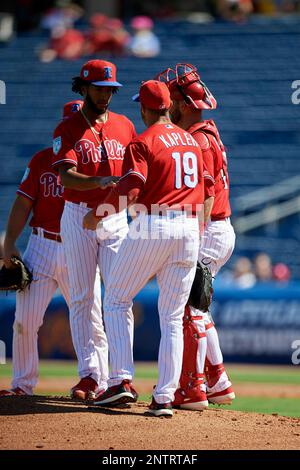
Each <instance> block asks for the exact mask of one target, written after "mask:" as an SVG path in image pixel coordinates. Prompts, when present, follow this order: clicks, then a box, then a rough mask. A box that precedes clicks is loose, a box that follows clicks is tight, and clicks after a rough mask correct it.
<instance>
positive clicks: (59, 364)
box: [0, 361, 300, 385]
mask: <svg viewBox="0 0 300 470" xmlns="http://www.w3.org/2000/svg"><path fill="white" fill-rule="evenodd" d="M227 370H228V372H229V374H230V377H231V379H232V381H233V382H234V383H250V382H254V383H255V382H256V383H265V384H272V383H273V384H278V383H280V384H294V385H300V373H299V372H300V369H299V368H297V367H292V366H287V367H286V368H284V367H282V368H277V369H276V366H275V367H270V368H267V369H266V368H264V367H261V368H260V366H259V365H258V366H251V368H249V370H248V367H247V366H245V368H244V370H243V366H241V365H239V366H236V367H235V366H232V365H231V366H230V367H228V368H227ZM11 371H12V367H11V362H9V363H7V364H4V365H0V377H1V378H4V377H10V376H11ZM74 376H75V377H76V376H77V365H76V363H75V362H74V361H69V362H67V361H41V363H40V377H74ZM135 376H136V378H137V379H153V380H156V379H157V367H156V365H155V364H153V363H149V364H147V363H140V364H139V363H137V364H136V374H135Z"/></svg>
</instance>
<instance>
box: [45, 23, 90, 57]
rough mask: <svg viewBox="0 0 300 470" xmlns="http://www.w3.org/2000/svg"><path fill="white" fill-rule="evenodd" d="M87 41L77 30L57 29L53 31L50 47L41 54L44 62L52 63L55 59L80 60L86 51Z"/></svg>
mask: <svg viewBox="0 0 300 470" xmlns="http://www.w3.org/2000/svg"><path fill="white" fill-rule="evenodd" d="M84 43H85V39H84V36H83V34H82V33H81V32H80V31H77V30H76V29H65V28H64V27H57V28H56V29H54V30H53V31H52V35H51V39H50V42H49V46H48V47H46V48H44V49H42V50H41V51H40V53H39V56H40V60H41V61H42V62H51V61H52V60H54V59H64V60H75V59H79V57H81V55H82V54H83V51H84Z"/></svg>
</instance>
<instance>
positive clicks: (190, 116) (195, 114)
mask: <svg viewBox="0 0 300 470" xmlns="http://www.w3.org/2000/svg"><path fill="white" fill-rule="evenodd" d="M158 78H159V79H160V80H161V81H163V82H165V83H166V84H167V86H168V88H169V90H170V94H171V98H172V100H173V106H172V108H171V110H170V113H171V117H172V122H174V123H176V124H177V125H178V126H179V127H181V128H182V129H184V130H186V131H188V132H189V133H191V134H192V136H193V138H194V139H195V140H196V141H197V142H198V144H199V146H200V147H201V150H202V154H203V163H204V167H205V168H206V170H207V171H208V173H209V174H210V175H211V176H212V177H213V178H212V180H209V179H205V194H206V196H207V199H206V201H205V215H206V218H208V223H207V224H206V228H205V231H204V234H203V236H202V237H201V245H200V249H199V257H198V261H199V263H201V264H202V265H204V266H207V267H209V269H210V271H211V274H212V276H213V277H215V276H216V274H217V273H218V271H219V270H220V269H221V267H222V266H223V265H224V264H225V263H226V262H227V261H228V259H229V258H230V256H231V254H232V252H233V249H234V244H235V234H234V230H233V227H232V225H231V223H230V215H231V209H230V203H229V176H228V168H227V156H226V152H225V148H224V145H223V143H222V141H221V138H220V135H219V132H218V129H217V126H216V124H215V122H214V121H213V120H205V119H203V116H202V111H203V110H212V109H215V108H216V107H217V102H216V99H215V98H214V96H213V95H212V93H211V92H210V91H209V89H208V88H207V86H206V85H205V84H204V83H203V81H202V80H201V78H200V75H199V74H198V73H197V69H196V68H195V67H194V66H193V65H190V64H177V65H176V67H175V70H173V69H170V68H169V69H167V70H165V71H164V72H162V73H161V74H160V75H159V76H158ZM212 182H213V184H212ZM184 318H185V321H184V338H185V350H184V360H183V368H182V374H181V378H180V388H179V389H178V390H177V392H176V394H175V401H174V403H173V406H178V407H180V408H184V409H192V410H202V409H204V408H206V407H207V406H208V401H209V402H211V403H217V404H230V403H231V402H232V400H233V399H234V398H235V394H234V391H233V388H232V384H231V382H230V380H229V378H228V375H227V373H226V371H225V368H224V365H223V356H222V352H221V348H220V344H219V339H218V334H217V330H216V328H215V326H214V323H213V321H212V319H211V315H210V314H209V312H200V311H198V310H196V309H193V308H192V307H189V306H187V307H186V311H185V316H184ZM205 358H206V359H205ZM204 368H205V374H206V380H207V382H206V384H207V386H205V385H204V383H203V380H204V373H203V372H204ZM207 399H208V401H207Z"/></svg>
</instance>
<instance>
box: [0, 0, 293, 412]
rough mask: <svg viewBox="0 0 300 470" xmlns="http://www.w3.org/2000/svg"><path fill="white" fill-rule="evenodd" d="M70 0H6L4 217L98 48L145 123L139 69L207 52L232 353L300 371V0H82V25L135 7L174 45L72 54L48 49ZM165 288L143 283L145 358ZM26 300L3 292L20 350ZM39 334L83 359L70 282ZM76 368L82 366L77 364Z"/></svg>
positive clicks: (1, 310) (0, 299)
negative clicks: (219, 152) (230, 249)
mask: <svg viewBox="0 0 300 470" xmlns="http://www.w3.org/2000/svg"><path fill="white" fill-rule="evenodd" d="M68 3H69V2H66V1H59V2H54V1H45V2H43V1H39V2H37V1H34V0H19V1H16V2H11V1H10V2H5V1H3V0H2V1H1V4H0V12H1V10H2V13H0V41H1V42H0V80H1V81H2V85H3V83H4V84H5V87H4V88H3V86H2V92H3V93H4V91H6V96H5V95H4V94H3V93H2V96H1V100H0V101H1V104H0V152H1V158H0V166H1V171H0V190H1V193H0V231H4V230H5V225H6V220H7V216H8V212H9V208H10V206H11V204H12V202H13V200H14V197H15V191H16V188H17V185H18V183H19V182H20V180H21V178H22V176H23V173H24V170H25V168H26V165H27V162H28V161H29V159H30V158H31V156H32V155H33V154H34V153H35V152H36V151H38V150H40V149H41V148H44V147H48V146H50V145H51V143H52V131H53V129H54V127H55V126H56V124H57V122H58V121H59V119H60V116H61V110H62V106H63V104H64V103H65V102H66V101H69V100H72V99H74V94H73V93H72V91H71V78H72V77H73V76H75V75H77V74H78V72H79V70H80V67H81V65H82V63H83V62H84V61H86V60H89V59H90V58H91V57H98V58H101V57H106V58H108V59H110V60H112V61H113V62H115V63H116V64H117V66H118V79H119V80H120V82H121V83H123V84H124V87H123V88H122V89H121V90H120V91H119V93H118V94H117V95H116V96H115V97H114V99H113V102H112V106H111V109H112V110H113V111H116V112H119V113H124V114H126V115H127V116H128V117H129V118H130V119H132V120H133V122H134V123H135V125H136V127H137V130H138V131H141V130H142V129H143V125H142V122H141V119H140V117H139V109H138V107H137V106H136V104H135V103H133V102H132V101H131V96H132V95H133V94H134V93H135V92H136V91H137V89H138V87H139V83H140V82H141V81H142V80H145V79H149V78H152V77H153V76H154V75H156V74H157V73H158V72H160V71H162V70H164V69H165V68H167V67H168V66H170V65H175V64H176V63H177V62H188V63H192V64H194V65H196V66H197V67H198V70H199V71H200V74H201V76H202V78H203V80H204V81H205V82H206V83H207V85H208V86H209V88H210V89H211V91H212V92H213V94H214V95H215V96H216V98H217V100H218V108H217V110H216V111H214V112H210V113H208V112H207V113H206V114H205V118H212V119H215V120H216V122H217V125H218V127H219V130H220V133H221V137H222V140H223V142H224V144H225V146H226V148H227V151H228V157H229V171H230V176H231V203H232V209H233V216H232V220H233V223H234V225H235V229H236V232H237V244H236V249H235V252H234V255H233V256H232V259H231V260H230V262H229V263H228V266H226V267H225V268H224V269H223V272H221V273H220V275H219V277H218V279H217V281H216V284H215V301H214V306H213V315H214V319H215V321H216V324H217V326H218V331H219V335H220V339H221V344H222V349H223V352H224V356H225V361H226V362H228V361H230V362H242V363H246V362H248V363H259V364H277V365H279V364H281V365H286V366H290V368H289V372H285V373H283V372H282V370H281V369H276V373H273V375H272V373H270V374H271V375H269V377H271V378H270V379H268V374H267V372H266V370H269V369H263V368H262V369H258V371H260V372H258V375H257V374H256V376H255V377H254V376H253V374H252V376H251V374H250V378H251V377H252V379H253V381H254V382H255V381H258V382H259V381H260V380H261V381H263V379H262V377H264V380H265V381H266V382H270V383H274V384H275V383H278V381H279V382H280V380H282V383H290V384H294V385H296V384H298V385H299V375H296V374H295V372H296V369H295V367H294V366H295V365H297V364H299V362H300V352H299V348H300V256H299V251H300V250H299V239H300V230H299V226H300V218H299V217H300V216H299V208H300V198H299V195H300V159H299V148H300V105H297V104H296V101H297V100H296V101H295V100H293V101H294V103H293V101H292V95H293V93H294V96H295V93H296V92H297V90H295V89H294V88H292V86H293V83H294V86H295V81H297V80H300V56H299V47H300V14H299V11H300V9H299V1H296V0H285V1H283V0H282V1H281V0H278V1H275V0H256V1H254V0H253V1H250V0H249V1H239V0H222V1H218V0H215V1H210V0H202V1H201V0H200V1H196V0H194V1H192V0H189V1H187V0H186V1H185V2H179V1H172V2H171V1H164V0H160V1H153V0H152V1H149V2H147V3H145V2H142V1H139V0H132V1H130V0H124V1H121V0H120V1H117V0H115V1H113V0H111V1H110V2H106V1H101V0H98V1H97V0H94V1H92V0H86V1H80V2H74V3H75V4H76V7H75V11H76V12H77V14H75V17H76V21H75V19H74V18H75V17H74V18H73V17H72V18H73V19H74V21H73V23H74V25H73V23H72V21H71V23H72V28H73V29H75V30H76V31H79V32H80V33H81V34H82V35H84V37H86V33H87V31H89V30H90V28H91V26H90V24H91V22H90V18H91V17H93V15H95V13H98V14H99V13H100V14H105V15H107V16H108V17H110V18H121V19H122V21H123V22H124V23H123V24H121V25H120V23H119V27H120V28H119V29H122V31H125V32H126V31H127V32H128V33H130V34H132V29H131V27H130V22H131V19H132V18H133V17H134V16H136V15H140V14H143V15H148V16H151V17H152V19H153V20H154V28H153V32H154V34H155V35H156V37H157V39H158V40H159V42H160V52H158V51H157V52H156V53H155V54H153V57H143V54H141V55H139V54H137V53H136V54H134V53H133V51H131V52H130V51H129V43H128V44H127V42H126V41H128V36H127V39H126V41H124V47H123V44H122V47H121V48H117V49H116V48H112V49H111V50H109V48H108V46H107V49H105V51H101V50H98V52H96V53H93V54H92V55H91V54H88V53H87V50H85V52H84V53H78V51H77V52H76V53H75V54H74V56H73V58H72V60H70V57H71V56H72V53H71V56H69V59H68V58H67V56H64V54H63V53H61V51H56V52H55V53H56V56H55V57H54V55H53V53H52V55H51V51H50V53H48V49H51V47H52V46H53V44H54V43H53V42H51V41H52V39H53V37H52V39H51V38H50V29H51V28H50V27H49V18H50V19H51V20H52V21H54V23H55V21H56V20H57V18H61V16H64V14H66V13H65V12H66V10H64V9H66V8H68V5H67V4H68ZM72 8H73V11H74V6H73V7H72ZM49 10H50V13H49ZM62 12H64V13H62ZM51 15H52V16H51ZM76 15H77V16H76ZM71 16H72V15H71ZM53 18H54V20H53ZM94 18H95V16H94ZM96 19H97V17H96ZM98 20H99V16H98ZM58 22H59V21H58ZM50 23H51V21H50ZM55 24H56V25H57V23H55ZM46 26H47V27H46ZM68 28H70V26H67V28H66V30H67V31H68ZM111 29H113V28H111ZM52 34H53V31H52ZM125 36H126V34H125ZM125 36H124V35H123V37H125ZM125 42H126V44H127V45H126V44H125ZM65 44H66V43H63V46H64V45H65ZM50 46H51V47H50ZM45 50H47V53H46V54H44V52H45ZM54 50H55V44H54ZM89 50H90V49H89ZM52 51H53V49H52ZM59 54H61V56H60V55H59ZM296 85H297V84H296ZM299 85H300V82H299V83H298V86H299ZM28 234H29V230H27V231H25V233H24V234H23V235H22V237H21V238H20V240H19V247H20V249H21V251H23V250H24V248H25V246H26V242H27V238H28ZM257 255H260V256H259V257H257ZM156 299H157V287H156V284H155V282H151V283H149V284H148V285H147V286H146V287H145V289H144V290H143V291H142V292H141V293H140V294H139V296H138V297H137V301H136V304H135V318H136V331H135V358H136V359H137V360H142V361H155V360H156V358H157V348H158V342H159V325H158V315H157V311H156ZM14 306H15V300H14V296H13V295H7V296H6V295H5V294H2V295H1V296H0V340H1V341H3V342H4V343H5V344H6V353H7V354H6V355H7V358H10V357H11V340H12V323H13V317H14ZM39 341H40V342H39V344H40V353H41V357H42V358H47V359H74V351H73V347H72V344H71V340H70V332H69V325H68V310H67V307H66V306H65V304H64V302H63V300H62V299H61V297H60V295H59V293H58V295H57V296H56V297H55V298H54V300H53V301H52V302H51V305H50V306H49V309H48V312H47V315H46V319H45V324H44V325H43V327H42V328H41V331H40V340H39ZM297 348H298V350H297ZM297 351H298V352H297ZM0 362H1V361H0ZM2 362H4V361H2ZM292 364H294V366H293V367H292ZM70 367H71V366H70ZM72 367H73V366H72ZM66 369H67V368H63V369H59V368H58V370H60V371H61V372H58V373H57V377H58V378H59V377H60V376H61V375H66V374H67V372H66ZM73 369H74V367H73V368H71V369H69V370H70V371H71V372H70V373H71V374H74V375H76V373H75V369H74V370H73ZM290 369H291V370H290ZM50 370H53V368H52V369H51V368H50V369H49V368H47V367H46V368H44V369H43V368H42V374H43V373H44V374H45V375H47V373H48V374H49V373H50V375H51V373H52V372H49V371H50ZM235 370H238V371H240V369H232V372H233V379H234V378H236V379H237V381H239V380H240V379H239V378H238V377H241V376H240V375H239V376H238V375H236V377H234V374H235V373H237V372H235ZM43 371H44V372H43ZM10 372H11V368H10V366H4V365H3V366H0V377H2V379H3V380H5V381H6V384H7V380H8V377H9V374H10ZM297 372H298V371H297ZM239 373H240V372H239ZM285 374H287V376H286V375H285ZM242 375H243V374H242ZM152 376H153V374H152V375H151V377H152ZM153 377H155V376H153ZM247 377H248V378H249V374H248V375H247ZM259 377H260V379H259ZM284 377H285V378H284ZM3 380H2V382H3ZM241 380H242V381H243V380H245V374H244V379H241ZM247 380H248V379H246V381H247ZM248 381H249V380H248ZM250 381H251V380H250ZM3 383H4V382H3ZM286 406H288V405H286ZM293 406H294V404H293ZM293 415H295V411H293Z"/></svg>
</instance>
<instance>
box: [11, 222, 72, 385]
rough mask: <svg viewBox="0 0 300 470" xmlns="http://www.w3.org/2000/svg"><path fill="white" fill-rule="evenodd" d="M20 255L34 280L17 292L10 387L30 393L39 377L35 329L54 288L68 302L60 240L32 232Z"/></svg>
mask: <svg viewBox="0 0 300 470" xmlns="http://www.w3.org/2000/svg"><path fill="white" fill-rule="evenodd" d="M38 230H39V232H40V231H41V229H38ZM23 259H24V262H25V263H26V265H27V266H28V268H29V269H30V270H31V271H32V272H33V282H32V283H31V285H30V288H27V289H26V290H25V291H23V292H17V294H16V313H15V322H14V333H13V380H12V388H16V387H20V388H22V390H24V392H26V393H28V394H32V390H33V388H34V387H35V386H36V384H37V380H38V362H39V356H38V330H39V328H40V327H41V325H42V323H43V319H44V315H45V311H46V309H47V307H48V305H49V303H50V301H51V299H52V297H53V295H54V293H55V291H56V289H57V288H59V289H60V290H61V293H62V294H63V296H64V298H65V300H66V302H67V303H68V302H69V285H68V273H67V267H66V261H65V254H64V250H63V245H62V243H58V242H56V241H53V240H48V239H46V238H43V237H42V236H38V235H31V236H30V238H29V241H28V245H27V248H26V251H25V253H24V256H23Z"/></svg>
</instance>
